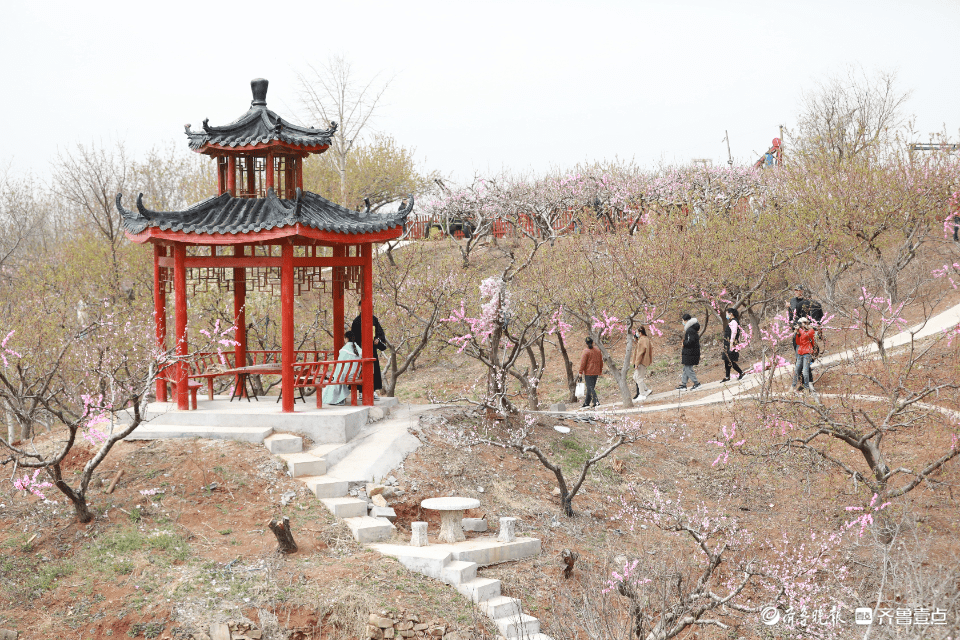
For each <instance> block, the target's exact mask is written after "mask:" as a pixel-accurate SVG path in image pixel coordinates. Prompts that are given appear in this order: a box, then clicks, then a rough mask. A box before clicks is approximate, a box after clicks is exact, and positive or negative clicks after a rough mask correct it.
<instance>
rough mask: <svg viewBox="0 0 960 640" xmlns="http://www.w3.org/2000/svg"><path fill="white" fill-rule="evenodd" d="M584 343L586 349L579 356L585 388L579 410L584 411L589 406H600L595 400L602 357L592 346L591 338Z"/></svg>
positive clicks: (596, 399) (601, 371) (601, 368)
mask: <svg viewBox="0 0 960 640" xmlns="http://www.w3.org/2000/svg"><path fill="white" fill-rule="evenodd" d="M586 342H587V348H586V349H584V350H583V353H582V354H581V355H580V375H581V376H583V381H584V386H585V387H586V395H585V396H584V397H583V405H582V406H581V407H580V408H581V409H585V408H586V407H589V406H590V405H591V404H593V406H595V407H596V406H598V405H599V404H600V400H599V398H597V378H599V377H600V374H602V373H603V355H602V354H601V353H600V349H597V348H596V347H595V346H593V338H590V337H588V338H587V340H586Z"/></svg>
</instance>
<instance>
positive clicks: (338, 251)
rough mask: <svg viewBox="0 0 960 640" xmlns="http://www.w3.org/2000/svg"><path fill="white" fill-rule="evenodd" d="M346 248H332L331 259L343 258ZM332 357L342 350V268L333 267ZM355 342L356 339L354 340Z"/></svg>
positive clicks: (341, 246)
mask: <svg viewBox="0 0 960 640" xmlns="http://www.w3.org/2000/svg"><path fill="white" fill-rule="evenodd" d="M346 254H347V252H346V247H344V246H343V245H342V244H338V245H336V246H334V247H333V257H334V258H343V257H345V256H346ZM331 276H332V278H333V357H334V358H336V357H337V355H338V354H339V353H340V349H342V348H343V267H337V266H335V267H333V269H332V270H331ZM354 340H356V338H354Z"/></svg>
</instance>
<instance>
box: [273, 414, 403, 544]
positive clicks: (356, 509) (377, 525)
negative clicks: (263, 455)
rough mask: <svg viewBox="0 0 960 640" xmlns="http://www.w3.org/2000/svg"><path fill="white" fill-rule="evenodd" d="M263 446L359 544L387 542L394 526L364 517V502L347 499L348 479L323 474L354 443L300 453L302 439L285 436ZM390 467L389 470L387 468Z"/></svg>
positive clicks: (383, 521) (276, 435)
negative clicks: (347, 529) (283, 464)
mask: <svg viewBox="0 0 960 640" xmlns="http://www.w3.org/2000/svg"><path fill="white" fill-rule="evenodd" d="M263 444H264V445H265V446H266V447H267V449H268V450H269V451H270V452H271V453H273V454H274V455H275V456H277V457H278V458H280V459H281V460H283V461H284V462H285V463H286V464H287V470H288V471H289V472H290V475H291V476H293V477H294V478H296V479H297V480H300V481H301V482H303V483H304V484H305V485H306V486H307V488H309V489H310V491H311V492H312V493H313V494H314V495H315V496H316V497H317V499H319V500H320V502H321V504H323V506H324V507H326V508H327V510H328V511H329V512H330V513H332V514H333V515H334V516H335V517H337V518H341V519H342V520H343V521H344V523H345V524H346V525H347V527H349V529H350V532H351V533H352V534H353V537H354V539H355V540H356V541H357V542H360V543H368V542H377V541H380V540H388V539H390V537H392V536H393V532H394V531H395V530H396V527H394V526H393V524H392V523H391V522H390V520H388V519H387V518H380V517H371V516H370V515H368V511H369V508H368V502H367V501H366V500H361V499H359V498H354V497H351V496H349V495H348V494H349V491H350V480H345V479H343V478H339V477H337V476H334V475H329V474H327V469H328V465H329V466H333V465H335V464H336V463H338V462H340V461H342V460H343V458H344V457H346V455H347V454H348V453H350V452H351V451H352V450H353V449H355V448H356V447H357V445H358V444H359V443H357V442H346V443H335V444H325V445H320V446H317V447H314V448H313V449H310V450H309V451H303V450H302V449H303V438H301V437H300V436H295V435H292V434H286V433H277V434H273V435H270V436H267V437H266V438H265V439H264V441H263ZM391 468H392V467H391Z"/></svg>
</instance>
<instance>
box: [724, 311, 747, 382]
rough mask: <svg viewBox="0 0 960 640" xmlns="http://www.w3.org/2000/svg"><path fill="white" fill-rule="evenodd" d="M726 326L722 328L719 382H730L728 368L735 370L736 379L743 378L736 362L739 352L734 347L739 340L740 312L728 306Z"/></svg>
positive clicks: (741, 370) (738, 358)
mask: <svg viewBox="0 0 960 640" xmlns="http://www.w3.org/2000/svg"><path fill="white" fill-rule="evenodd" d="M726 316H727V326H726V327H724V328H723V372H724V373H723V380H721V381H720V382H730V369H733V370H734V371H736V372H737V376H738V378H737V379H738V380H739V379H740V378H743V376H744V373H743V369H741V368H740V365H739V364H737V362H738V361H739V360H740V352H739V351H737V350H736V349H735V347H736V346H737V342H739V340H740V322H739V320H740V312H739V311H737V310H736V309H734V308H733V307H730V308H729V309H727V311H726Z"/></svg>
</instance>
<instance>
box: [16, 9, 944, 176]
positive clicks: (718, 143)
mask: <svg viewBox="0 0 960 640" xmlns="http://www.w3.org/2000/svg"><path fill="white" fill-rule="evenodd" d="M0 15H2V18H3V19H2V21H0V61H2V62H0V69H2V75H0V83H2V85H3V89H2V91H0V122H2V123H3V124H2V126H3V129H4V132H3V136H2V138H0V169H2V168H3V167H4V166H6V165H10V166H12V167H13V168H14V170H17V171H24V172H33V173H35V174H37V175H40V176H46V175H47V173H48V171H49V165H50V161H51V160H52V159H53V158H54V157H55V156H56V154H57V150H58V147H59V148H63V147H64V146H69V145H70V144H72V143H75V142H84V143H91V142H98V143H99V142H101V141H103V142H106V143H109V142H110V141H113V140H116V139H122V140H124V141H125V143H126V144H127V146H128V149H129V150H130V151H131V152H133V153H134V154H140V153H142V152H143V151H144V150H146V149H147V148H149V147H151V146H153V145H155V144H163V143H169V142H170V141H173V142H175V143H176V144H180V145H184V148H185V147H186V138H185V136H184V135H183V124H185V123H187V122H190V123H193V124H194V125H196V124H197V123H199V122H200V121H201V120H202V119H203V118H205V117H209V118H210V123H211V124H214V125H220V124H226V123H228V122H230V121H232V120H234V119H236V118H237V117H239V116H240V115H241V114H243V113H244V112H245V111H246V110H247V108H248V107H249V104H250V100H251V95H250V85H249V83H250V80H251V79H253V78H256V77H264V78H267V79H269V80H270V90H269V93H268V95H267V102H268V105H269V107H270V108H271V109H273V110H274V111H277V112H278V113H280V115H282V116H284V117H287V118H289V119H290V120H293V121H295V122H301V123H303V124H310V125H316V124H317V123H313V122H305V121H304V120H303V118H301V117H300V116H299V113H298V111H299V109H300V105H299V102H298V100H297V82H296V72H297V71H302V70H305V69H306V65H307V63H313V64H320V63H323V62H324V61H326V60H327V59H328V58H329V56H330V55H331V54H333V53H340V54H343V55H345V56H346V57H347V58H348V60H350V61H351V62H352V63H353V65H354V70H355V72H356V73H357V74H358V76H359V77H362V78H369V77H372V76H373V75H374V74H377V73H381V74H382V77H384V78H389V77H393V82H392V84H391V86H390V88H389V90H388V93H387V94H386V103H385V104H384V106H383V107H382V109H381V111H380V116H379V118H378V120H377V122H376V124H377V127H378V128H379V129H380V130H382V131H384V132H387V133H389V134H391V135H393V136H394V137H395V138H396V139H397V140H398V141H399V142H400V143H401V144H403V145H405V146H412V147H415V148H416V149H417V157H418V158H419V159H420V160H421V162H422V163H423V166H424V167H425V168H428V169H439V170H440V171H441V172H443V173H444V174H447V175H451V174H452V175H453V176H454V177H456V178H459V179H468V178H470V177H471V176H472V174H473V173H474V172H483V173H486V172H490V171H498V170H500V169H502V168H505V169H509V170H518V171H524V170H528V169H532V170H535V171H543V170H547V169H550V168H553V167H561V168H564V167H569V166H571V165H573V164H575V163H577V162H579V161H584V160H602V159H613V158H614V157H620V158H624V159H630V158H633V159H635V160H636V161H637V162H638V163H640V164H642V165H645V166H654V165H656V164H657V163H659V162H661V161H662V162H667V163H681V164H686V163H688V162H689V161H690V160H691V159H692V158H712V159H713V161H714V163H715V164H720V163H723V162H725V161H726V153H727V151H726V144H725V143H724V142H723V138H724V130H725V129H727V130H729V132H730V141H731V146H732V150H733V155H734V159H735V160H736V161H737V162H738V163H747V162H752V161H753V160H754V159H755V158H756V157H757V154H759V153H762V152H763V151H765V150H766V148H767V147H768V146H769V144H770V140H771V139H772V138H773V137H774V136H776V135H778V128H777V127H778V125H780V124H785V125H788V126H790V125H792V124H793V122H794V120H795V117H796V108H797V105H798V103H799V96H800V92H801V90H803V89H810V88H813V87H814V86H815V85H816V82H817V81H818V80H821V79H824V78H825V77H826V76H828V75H830V74H839V73H843V72H844V71H845V70H846V68H847V67H848V66H849V65H851V64H856V65H861V66H862V67H863V68H864V69H865V70H866V71H868V72H871V71H874V70H877V69H885V70H897V71H898V73H899V82H900V86H901V88H902V89H904V90H911V91H912V92H913V93H912V97H911V99H910V101H909V102H908V103H907V110H908V111H909V112H910V113H913V114H915V115H916V117H917V129H918V130H919V131H920V132H922V133H923V134H924V135H923V138H922V139H926V134H927V133H929V132H932V131H941V130H943V128H944V127H946V130H947V132H948V134H949V135H950V137H951V139H952V140H953V141H957V140H958V132H960V73H958V72H957V68H958V67H957V62H958V60H960V50H958V49H957V44H956V34H957V33H958V32H960V0H949V1H944V0H939V1H938V0H910V1H909V2H904V1H900V2H890V1H878V0H869V1H854V0H832V1H804V2H774V1H768V2H733V1H729V0H725V1H717V0H709V1H703V2H694V1H681V0H677V1H673V2H650V1H643V0H634V1H624V2H614V1H609V2H603V1H594V2H564V1H557V0H554V1H551V2H520V1H516V2H492V1H489V0H488V1H486V2H469V3H467V2H450V1H447V2H416V1H407V2H397V1H393V2H377V1H373V0H367V1H364V2H339V3H337V2H316V1H314V2H299V1H295V0H287V1H281V2H275V3H269V2H245V1H234V2H212V1H204V2H181V1H178V0H175V1H162V2H152V3H146V2H130V1H126V2H122V3H121V2H102V1H101V2H97V1H96V0H92V1H88V2H77V1H76V0H69V1H67V2H64V1H60V0H57V1H42V2H14V1H10V2H6V3H4V6H3V8H2V9H0ZM787 144H789V138H788V139H787Z"/></svg>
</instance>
